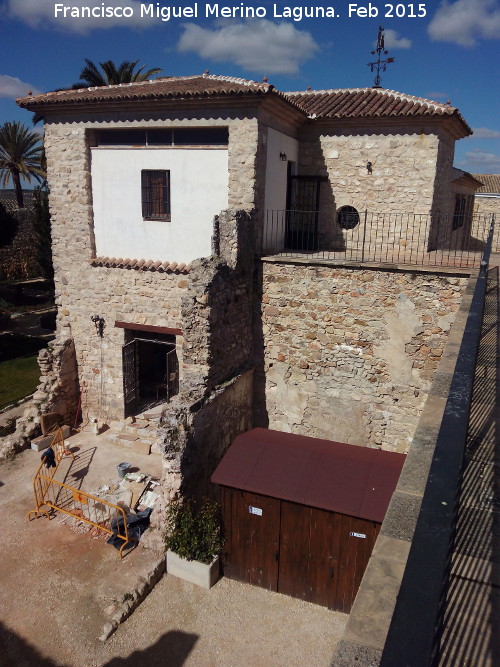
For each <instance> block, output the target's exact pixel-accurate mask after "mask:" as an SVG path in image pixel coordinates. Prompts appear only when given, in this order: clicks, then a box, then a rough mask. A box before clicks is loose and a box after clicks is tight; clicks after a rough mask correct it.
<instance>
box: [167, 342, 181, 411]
mask: <svg viewBox="0 0 500 667" xmlns="http://www.w3.org/2000/svg"><path fill="white" fill-rule="evenodd" d="M165 380H166V385H167V401H169V400H170V399H171V398H172V396H175V395H176V394H178V393H179V360H178V358H177V352H176V349H175V347H174V348H173V349H172V350H169V351H168V352H167V372H166V374H165Z"/></svg>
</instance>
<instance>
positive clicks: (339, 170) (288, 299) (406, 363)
mask: <svg viewBox="0 0 500 667" xmlns="http://www.w3.org/2000/svg"><path fill="white" fill-rule="evenodd" d="M19 104H20V105H21V106H22V107H24V108H27V109H29V110H30V111H36V112H38V113H41V114H42V115H43V116H44V119H45V149H46V155H47V172H48V181H49V184H50V192H51V200H50V205H51V215H52V226H53V258H54V267H55V284H56V302H57V305H58V329H57V339H56V343H55V345H54V348H53V350H52V352H51V353H50V354H49V356H50V355H52V357H51V358H50V359H48V358H45V359H44V364H45V368H46V369H48V370H47V371H46V374H45V378H44V384H43V387H42V389H41V390H40V391H39V392H38V396H37V397H38V400H39V404H40V405H39V409H40V410H41V411H42V410H48V409H53V408H54V406H55V405H57V408H58V410H59V411H61V412H63V413H64V414H66V415H68V416H69V415H70V414H71V413H73V414H74V412H75V411H76V410H77V405H78V402H79V401H80V402H81V406H82V411H83V415H84V417H85V418H86V417H96V418H97V419H98V420H99V421H100V422H101V423H107V424H109V423H111V422H113V421H116V420H120V419H123V418H124V417H125V416H127V415H137V414H142V413H143V412H144V410H145V408H147V407H148V406H150V405H151V404H155V403H159V404H163V405H164V409H163V413H162V418H161V420H160V424H159V427H158V434H157V444H156V449H157V451H161V452H162V453H163V456H164V470H165V473H164V489H165V502H168V500H169V499H170V498H171V497H172V495H173V494H175V493H177V492H179V491H181V492H183V493H184V492H185V493H188V492H189V491H190V490H192V489H193V488H194V487H195V486H196V488H197V489H198V490H199V489H203V488H204V487H205V486H206V485H207V483H208V479H209V476H210V473H211V472H212V470H213V469H214V467H215V465H216V464H217V462H218V460H219V459H220V457H221V456H222V454H223V453H224V451H225V449H226V448H227V446H228V445H229V443H230V442H231V440H232V439H233V438H234V437H235V436H236V435H237V434H238V433H240V432H242V431H245V430H247V429H248V428H250V427H251V426H252V425H262V426H269V427H271V428H275V429H277V430H283V431H290V432H296V433H310V434H312V435H316V436H318V437H323V438H328V439H335V440H341V441H344V442H350V443H354V444H359V445H365V446H371V447H382V448H385V449H392V450H395V451H406V450H407V449H408V446H409V443H411V438H412V433H413V430H414V427H415V424H416V421H417V420H418V415H419V414H420V411H421V409H422V406H423V403H424V402H425V398H426V395H427V394H426V392H427V390H428V388H429V386H430V383H431V381H432V376H433V372H434V369H435V367H436V365H437V363H438V361H439V359H440V356H441V353H442V350H443V346H444V344H445V342H446V338H447V335H448V331H449V329H450V326H451V323H452V321H453V318H454V313H455V312H456V311H457V309H458V307H459V304H460V298H461V295H462V292H463V289H464V287H465V284H466V280H467V279H466V277H465V276H464V273H463V272H460V271H457V272H450V271H449V272H448V273H447V274H436V272H434V271H432V270H425V269H422V268H420V269H418V270H416V269H415V270H412V271H405V270H400V269H398V267H397V266H396V265H395V263H394V260H392V265H391V266H390V267H388V266H386V265H385V267H384V265H380V266H378V267H375V268H374V267H372V268H371V269H368V268H367V269H366V270H357V269H355V268H353V267H349V266H331V265H328V262H326V264H325V261H324V259H325V257H326V259H328V257H327V256H325V255H321V257H319V256H317V255H316V253H317V252H318V251H325V250H326V251H329V250H330V249H332V250H334V251H338V250H339V248H340V249H342V250H346V249H348V248H349V246H350V245H351V246H353V247H354V245H356V244H357V243H358V241H357V240H356V239H354V236H353V235H354V234H358V235H359V233H360V230H361V229H362V228H363V230H364V235H365V237H367V241H369V242H370V243H372V245H373V244H379V246H380V248H384V247H385V246H384V244H385V245H386V246H387V247H389V246H390V247H391V248H394V247H395V246H398V252H400V251H401V252H407V251H410V250H412V244H413V245H415V244H416V246H417V249H418V250H419V251H422V253H424V254H425V253H428V252H429V251H434V250H435V249H436V248H446V247H449V245H450V244H452V242H453V238H454V235H457V234H462V231H463V230H460V229H458V230H455V229H454V228H453V225H452V220H453V211H454V198H453V191H452V181H453V180H454V179H455V178H456V174H455V173H454V172H453V164H452V163H453V152H454V143H455V141H456V140H457V139H459V138H461V137H465V136H467V135H469V134H470V132H471V131H470V128H469V127H468V125H467V124H466V122H465V121H464V119H463V118H462V116H461V115H460V113H459V111H458V110H457V109H454V108H452V107H450V106H449V105H443V104H439V103H437V102H431V101H429V100H424V99H421V98H417V97H413V96H410V95H403V94H400V93H395V92H393V91H388V90H381V89H348V90H328V91H304V92H294V93H282V92H280V91H278V90H276V89H275V88H274V87H273V86H272V85H270V84H268V83H266V82H264V83H256V82H253V81H246V80H243V79H236V78H227V77H220V76H212V75H209V74H205V75H203V76H191V77H171V78H165V79H157V80H154V81H146V82H143V83H135V84H122V85H119V86H108V87H102V88H89V89H81V90H71V91H60V92H54V93H47V94H42V95H38V96H31V97H27V98H23V99H21V100H19ZM364 211H365V212H367V213H365V224H364V226H363V225H362V224H361V218H362V217H363V212H364ZM368 212H369V215H370V216H371V218H370V219H371V224H370V225H369V226H367V225H366V216H367V215H368ZM403 220H404V222H403ZM437 221H440V224H441V227H439V228H438V227H437V226H436V225H437ZM461 238H462V237H461ZM462 242H463V239H462V240H461V241H460V243H462ZM290 248H291V249H292V250H294V251H295V252H296V253H299V255H297V254H296V257H295V260H287V258H286V257H284V256H283V254H282V251H283V250H287V249H290ZM300 253H306V254H307V253H308V260H307V261H306V259H304V258H302V260H301V257H300ZM285 254H286V253H285ZM262 255H264V256H267V258H266V257H264V260H263V261H256V256H257V257H259V256H262ZM71 354H72V355H73V361H72V362H71V364H73V366H72V371H71V372H66V373H64V372H63V370H62V369H63V366H68V365H71V364H70V362H69V361H66V362H65V363H64V362H63V361H62V360H63V358H67V357H68V355H71ZM75 368H76V369H77V372H76V375H77V382H75V380H74V377H75Z"/></svg>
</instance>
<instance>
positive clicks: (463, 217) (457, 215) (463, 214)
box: [452, 194, 474, 229]
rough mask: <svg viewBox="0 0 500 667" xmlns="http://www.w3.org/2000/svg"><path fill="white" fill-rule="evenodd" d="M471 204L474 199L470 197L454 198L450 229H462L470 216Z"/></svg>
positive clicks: (458, 196)
mask: <svg viewBox="0 0 500 667" xmlns="http://www.w3.org/2000/svg"><path fill="white" fill-rule="evenodd" d="M473 203H474V197H473V196H472V195H461V194H458V195H456V196H455V211H454V212H453V225H452V229H458V228H459V227H463V225H464V223H465V222H466V221H467V220H468V218H469V217H470V216H471V213H472V207H473Z"/></svg>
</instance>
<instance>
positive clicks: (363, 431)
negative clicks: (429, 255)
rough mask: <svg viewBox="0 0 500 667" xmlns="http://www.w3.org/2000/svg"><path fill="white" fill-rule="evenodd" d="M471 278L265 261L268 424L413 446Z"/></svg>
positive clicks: (389, 446)
mask: <svg viewBox="0 0 500 667" xmlns="http://www.w3.org/2000/svg"><path fill="white" fill-rule="evenodd" d="M466 281H467V279H466V278H463V277H456V276H450V275H437V274H432V273H427V274H426V273H413V274H412V273H408V272H405V273H403V272H401V273H400V272H397V271H395V272H388V271H378V270H357V269H349V268H340V267H328V266H308V265H298V264H295V265H293V264H279V263H271V262H264V263H263V299H262V301H263V303H262V321H263V332H264V350H265V351H264V370H265V374H266V389H265V393H266V407H267V414H268V419H269V428H273V429H276V430H279V431H285V432H292V433H299V434H303V435H310V436H314V437H319V438H325V439H329V440H336V441H341V442H348V443H352V444H357V445H364V446H369V447H379V448H382V449H386V450H392V451H398V452H406V451H407V449H408V446H409V444H410V442H411V439H412V436H413V433H414V429H415V427H416V424H417V421H418V418H419V415H420V412H421V410H422V407H423V405H424V403H425V400H426V397H427V392H428V390H429V387H430V385H431V381H432V378H433V376H434V371H435V369H436V367H437V364H438V362H439V359H440V357H441V354H442V351H443V347H444V344H445V342H446V338H447V335H448V331H449V329H450V326H451V324H452V322H453V319H454V317H455V313H456V312H457V310H458V308H459V305H460V301H461V296H462V292H463V289H464V287H465V284H466Z"/></svg>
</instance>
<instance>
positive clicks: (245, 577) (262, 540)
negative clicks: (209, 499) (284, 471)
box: [222, 487, 280, 591]
mask: <svg viewBox="0 0 500 667" xmlns="http://www.w3.org/2000/svg"><path fill="white" fill-rule="evenodd" d="M222 512H223V519H224V533H225V538H226V542H225V545H224V574H225V575H226V576H227V577H229V578H230V579H236V580H238V581H244V582H245V583H248V584H252V585H254V586H260V587H261V588H267V589H268V590H271V591H277V590H278V562H279V534H280V501H279V500H276V499H275V498H269V497H267V496H261V495H259V494H254V493H248V492H246V491H240V490H238V489H230V488H227V487H222Z"/></svg>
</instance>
